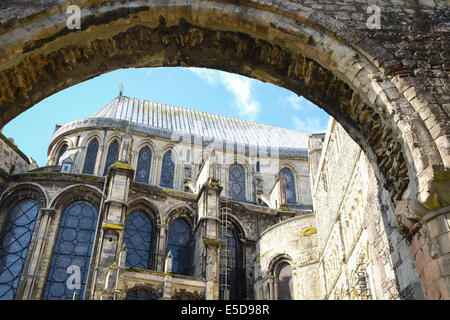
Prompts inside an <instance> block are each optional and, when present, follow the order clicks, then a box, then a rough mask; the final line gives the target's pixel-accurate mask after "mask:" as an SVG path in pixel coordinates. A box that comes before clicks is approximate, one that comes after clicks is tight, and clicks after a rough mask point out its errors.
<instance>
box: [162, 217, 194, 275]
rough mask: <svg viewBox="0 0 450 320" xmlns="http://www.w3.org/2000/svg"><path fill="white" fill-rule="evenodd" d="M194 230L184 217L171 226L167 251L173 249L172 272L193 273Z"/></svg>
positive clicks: (173, 222)
mask: <svg viewBox="0 0 450 320" xmlns="http://www.w3.org/2000/svg"><path fill="white" fill-rule="evenodd" d="M191 233H192V231H191V227H190V226H189V224H188V223H187V222H186V221H185V220H184V219H182V218H178V219H175V220H174V221H172V223H171V224H170V227H169V239H168V243H167V252H169V250H172V255H173V260H172V272H173V273H179V274H185V275H190V274H191V269H192V268H191V267H192V266H191V264H192V262H191V261H192V257H191V249H192V234H191Z"/></svg>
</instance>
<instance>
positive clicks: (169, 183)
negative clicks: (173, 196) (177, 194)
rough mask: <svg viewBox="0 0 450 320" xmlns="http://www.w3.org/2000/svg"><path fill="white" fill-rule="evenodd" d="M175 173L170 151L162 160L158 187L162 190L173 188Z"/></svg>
mask: <svg viewBox="0 0 450 320" xmlns="http://www.w3.org/2000/svg"><path fill="white" fill-rule="evenodd" d="M174 173H175V162H174V161H173V159H172V151H170V150H169V151H167V152H166V153H165V154H164V156H163V158H162V167H161V181H160V183H159V185H160V186H161V187H163V188H173V178H174Z"/></svg>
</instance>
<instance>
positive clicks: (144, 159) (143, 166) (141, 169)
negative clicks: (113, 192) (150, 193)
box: [134, 147, 152, 183]
mask: <svg viewBox="0 0 450 320" xmlns="http://www.w3.org/2000/svg"><path fill="white" fill-rule="evenodd" d="M151 162H152V152H151V151H150V148H149V147H144V148H142V149H141V150H140V151H139V156H138V163H137V168H136V177H135V179H134V180H135V181H136V182H143V183H148V178H149V177H150V164H151Z"/></svg>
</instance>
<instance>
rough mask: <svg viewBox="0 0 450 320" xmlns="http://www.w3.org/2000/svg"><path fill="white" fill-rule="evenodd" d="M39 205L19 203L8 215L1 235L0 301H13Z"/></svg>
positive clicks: (33, 202) (26, 202)
mask: <svg viewBox="0 0 450 320" xmlns="http://www.w3.org/2000/svg"><path fill="white" fill-rule="evenodd" d="M38 212H39V205H38V204H37V203H36V202H35V201H33V200H28V199H27V200H22V201H20V202H18V203H17V204H16V205H15V206H14V207H13V208H12V209H11V210H9V212H8V213H7V216H6V219H5V222H4V224H3V228H2V231H1V234H0V300H12V299H14V295H15V293H16V289H17V286H18V284H19V280H20V275H21V273H22V268H23V265H24V263H25V259H26V257H27V253H28V247H29V245H30V241H31V236H32V234H33V230H34V225H35V222H36V217H37V214H38Z"/></svg>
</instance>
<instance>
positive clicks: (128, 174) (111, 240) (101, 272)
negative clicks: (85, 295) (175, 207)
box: [92, 162, 134, 299]
mask: <svg viewBox="0 0 450 320" xmlns="http://www.w3.org/2000/svg"><path fill="white" fill-rule="evenodd" d="M133 176H134V170H133V169H132V168H131V166H130V165H128V164H127V163H123V162H116V163H115V164H113V165H112V166H111V167H110V169H109V172H108V177H107V186H108V187H107V190H106V192H105V193H106V199H105V201H104V207H103V212H104V215H103V221H102V229H101V232H100V237H99V240H98V247H97V250H96V257H95V258H96V260H95V273H94V274H95V275H94V278H93V284H92V287H93V288H94V290H93V294H94V296H93V298H94V299H98V298H100V294H101V291H102V290H103V289H104V287H105V277H106V275H107V271H108V268H109V267H110V266H112V265H113V264H117V261H118V258H119V251H120V250H119V248H121V247H122V239H123V230H124V221H125V214H126V211H127V201H128V193H129V189H130V185H131V181H132V179H133Z"/></svg>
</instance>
